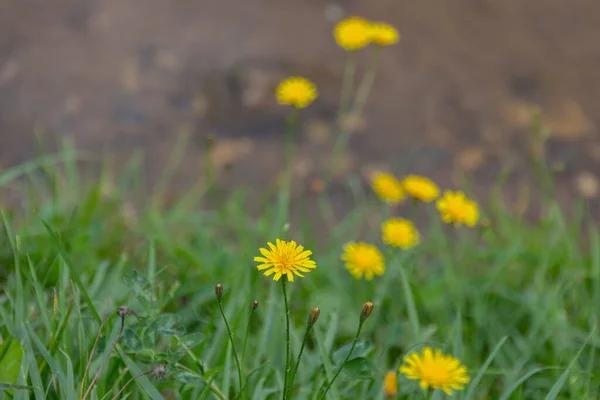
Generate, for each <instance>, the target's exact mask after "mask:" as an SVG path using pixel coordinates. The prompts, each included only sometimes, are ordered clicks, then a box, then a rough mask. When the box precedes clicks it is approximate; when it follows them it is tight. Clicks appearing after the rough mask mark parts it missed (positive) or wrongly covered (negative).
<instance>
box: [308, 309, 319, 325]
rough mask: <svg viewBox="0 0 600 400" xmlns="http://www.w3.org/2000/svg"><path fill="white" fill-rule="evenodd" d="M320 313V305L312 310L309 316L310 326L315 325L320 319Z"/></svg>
mask: <svg viewBox="0 0 600 400" xmlns="http://www.w3.org/2000/svg"><path fill="white" fill-rule="evenodd" d="M319 315H321V310H320V309H319V307H315V308H313V309H312V310H310V314H309V316H308V326H313V325H314V324H315V322H317V320H318V319H319Z"/></svg>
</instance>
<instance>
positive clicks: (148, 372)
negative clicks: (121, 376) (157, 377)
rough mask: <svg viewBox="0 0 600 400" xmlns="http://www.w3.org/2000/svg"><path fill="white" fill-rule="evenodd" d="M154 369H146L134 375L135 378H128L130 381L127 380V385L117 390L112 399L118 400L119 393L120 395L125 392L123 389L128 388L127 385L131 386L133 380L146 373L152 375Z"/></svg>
mask: <svg viewBox="0 0 600 400" xmlns="http://www.w3.org/2000/svg"><path fill="white" fill-rule="evenodd" d="M152 371H153V370H149V371H144V372H141V373H139V374H137V375H136V376H134V377H133V378H131V379H130V380H128V381H127V383H126V384H125V385H123V387H122V388H121V390H119V391H118V392H117V394H115V395H114V396H113V398H112V400H117V399H118V398H119V395H120V394H121V393H123V390H125V388H126V387H127V386H129V384H130V383H131V382H133V381H135V380H136V379H137V378H141V377H142V376H144V375H150V374H151V373H152Z"/></svg>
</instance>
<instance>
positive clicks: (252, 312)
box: [242, 308, 254, 365]
mask: <svg viewBox="0 0 600 400" xmlns="http://www.w3.org/2000/svg"><path fill="white" fill-rule="evenodd" d="M252 314H254V309H252V308H251V309H250V314H249V315H248V323H247V324H246V335H245V336H244V347H242V365H244V360H245V359H246V345H247V344H248V333H250V321H252Z"/></svg>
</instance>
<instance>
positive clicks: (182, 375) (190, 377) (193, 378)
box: [173, 371, 202, 385]
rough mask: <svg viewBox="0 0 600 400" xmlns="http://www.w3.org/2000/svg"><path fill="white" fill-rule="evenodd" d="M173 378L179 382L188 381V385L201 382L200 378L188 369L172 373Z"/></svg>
mask: <svg viewBox="0 0 600 400" xmlns="http://www.w3.org/2000/svg"><path fill="white" fill-rule="evenodd" d="M173 379H175V380H176V381H178V382H181V383H188V384H190V385H198V384H200V383H202V378H201V377H200V376H198V375H196V374H193V373H191V372H188V371H180V372H177V373H176V374H174V375H173Z"/></svg>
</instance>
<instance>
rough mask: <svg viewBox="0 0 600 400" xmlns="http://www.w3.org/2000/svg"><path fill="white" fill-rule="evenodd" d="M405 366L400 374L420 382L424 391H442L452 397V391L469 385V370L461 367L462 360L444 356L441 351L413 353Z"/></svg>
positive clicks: (401, 368)
mask: <svg viewBox="0 0 600 400" xmlns="http://www.w3.org/2000/svg"><path fill="white" fill-rule="evenodd" d="M404 363H405V364H404V365H402V366H401V367H400V372H401V373H403V374H404V375H406V377H407V378H408V379H416V380H419V386H420V387H421V389H423V390H427V389H429V388H431V389H441V390H443V391H444V392H445V393H446V394H447V395H449V396H451V395H452V390H453V389H454V390H462V389H463V387H464V385H465V384H466V383H469V377H468V376H467V368H466V367H465V366H463V365H461V363H460V360H459V359H457V358H455V357H453V356H452V355H444V354H442V352H441V351H440V350H436V351H435V353H434V352H433V350H432V349H431V348H429V347H425V348H424V349H423V354H422V355H419V354H418V353H414V352H413V353H411V354H409V355H407V356H406V357H404Z"/></svg>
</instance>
